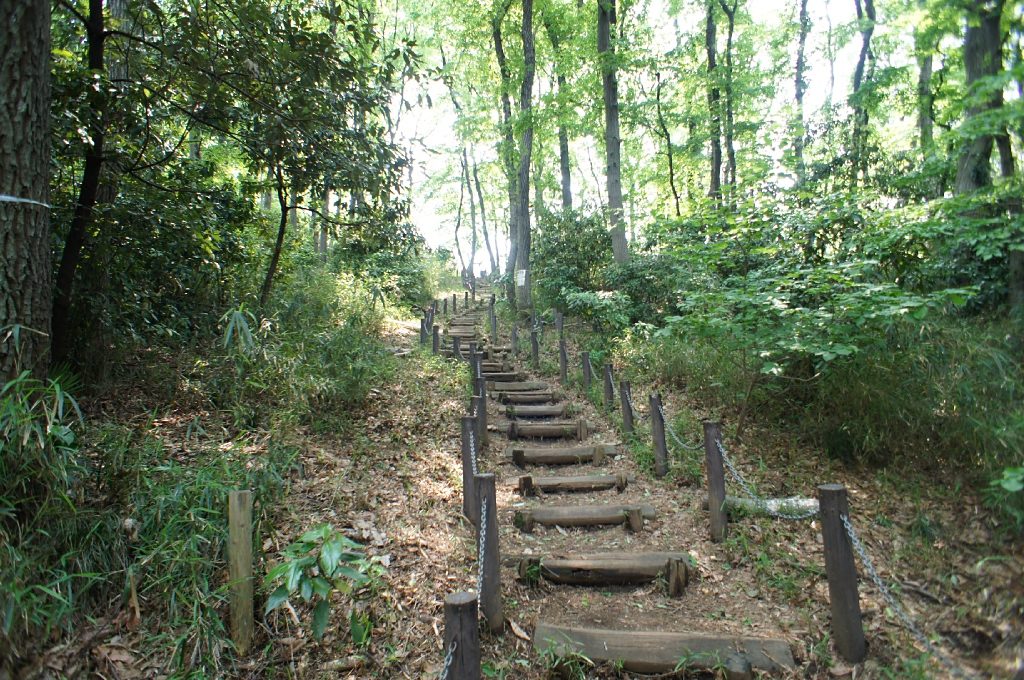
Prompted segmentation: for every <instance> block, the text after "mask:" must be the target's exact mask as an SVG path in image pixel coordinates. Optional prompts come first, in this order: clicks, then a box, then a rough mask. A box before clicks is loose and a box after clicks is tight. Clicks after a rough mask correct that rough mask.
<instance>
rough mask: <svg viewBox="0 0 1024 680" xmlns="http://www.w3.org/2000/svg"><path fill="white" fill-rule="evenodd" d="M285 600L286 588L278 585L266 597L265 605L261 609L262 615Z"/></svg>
mask: <svg viewBox="0 0 1024 680" xmlns="http://www.w3.org/2000/svg"><path fill="white" fill-rule="evenodd" d="M287 601H288V589H287V588H285V587H284V586H280V587H279V588H277V590H275V591H274V592H272V593H271V594H270V597H268V598H267V606H266V608H265V609H264V610H263V613H264V615H266V614H269V613H270V612H272V611H274V610H275V609H277V608H278V607H280V606H281V605H282V604H284V603H285V602H287Z"/></svg>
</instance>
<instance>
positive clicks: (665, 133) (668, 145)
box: [654, 72, 683, 217]
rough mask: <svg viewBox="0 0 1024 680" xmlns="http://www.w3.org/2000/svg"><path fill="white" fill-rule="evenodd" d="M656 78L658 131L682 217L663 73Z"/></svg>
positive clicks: (674, 199) (670, 185)
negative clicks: (664, 108) (663, 99)
mask: <svg viewBox="0 0 1024 680" xmlns="http://www.w3.org/2000/svg"><path fill="white" fill-rule="evenodd" d="M655 77H656V79H657V86H656V88H655V95H654V101H655V105H656V107H657V113H658V129H659V130H660V131H661V136H662V137H663V138H664V139H665V153H666V154H667V155H668V186H669V189H671V190H672V199H673V201H674V205H675V209H676V217H682V214H683V213H682V211H681V210H680V209H679V191H678V190H677V189H676V164H675V153H674V152H673V149H672V134H671V133H670V132H669V129H668V124H667V123H666V122H665V113H664V112H663V111H662V107H661V85H662V82H661V73H660V72H658V73H656V74H655Z"/></svg>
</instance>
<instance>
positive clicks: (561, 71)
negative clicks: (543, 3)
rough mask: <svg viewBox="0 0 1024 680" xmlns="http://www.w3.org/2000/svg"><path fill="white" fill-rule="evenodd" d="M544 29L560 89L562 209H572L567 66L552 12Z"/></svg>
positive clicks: (558, 97)
mask: <svg viewBox="0 0 1024 680" xmlns="http://www.w3.org/2000/svg"><path fill="white" fill-rule="evenodd" d="M544 30H545V32H546V33H547V36H548V42H550V43H551V51H552V52H553V56H552V59H553V61H554V65H555V74H556V75H555V82H556V83H557V85H558V90H557V91H556V93H555V101H556V102H557V108H556V116H557V119H558V167H559V170H560V172H561V186H562V209H563V210H572V176H571V166H570V162H569V131H568V129H567V128H566V124H565V119H566V116H567V115H568V111H567V109H568V107H567V106H566V104H565V99H566V96H567V92H566V89H567V86H566V78H565V67H564V66H563V65H562V64H561V63H560V54H559V52H560V47H561V44H562V39H561V37H560V36H559V33H558V29H557V27H555V26H554V21H553V20H552V18H551V14H550V12H545V13H544Z"/></svg>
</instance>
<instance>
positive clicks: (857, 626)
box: [818, 484, 867, 663]
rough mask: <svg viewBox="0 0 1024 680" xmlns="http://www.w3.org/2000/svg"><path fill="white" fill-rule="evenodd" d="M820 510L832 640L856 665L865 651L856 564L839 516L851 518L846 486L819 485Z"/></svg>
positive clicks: (848, 659) (841, 653) (846, 657)
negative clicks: (830, 608) (830, 607)
mask: <svg viewBox="0 0 1024 680" xmlns="http://www.w3.org/2000/svg"><path fill="white" fill-rule="evenodd" d="M818 505H819V507H820V508H821V514H820V517H821V538H822V542H823V547H824V549H825V575H826V576H827V577H828V596H829V602H830V603H831V605H832V639H833V640H835V642H836V649H837V650H838V651H839V654H840V655H841V656H842V657H843V658H844V659H846V660H847V661H849V662H851V663H859V662H860V661H862V660H863V659H864V656H865V654H866V652H867V648H866V645H865V644H864V626H863V623H862V622H861V616H860V600H859V599H858V595H857V565H856V564H855V562H854V555H853V547H852V546H851V545H850V537H849V536H848V535H847V533H846V527H844V526H843V521H842V519H841V517H846V518H847V519H849V517H850V505H849V500H848V499H847V496H846V487H844V486H842V485H840V484H822V485H821V486H819V487H818Z"/></svg>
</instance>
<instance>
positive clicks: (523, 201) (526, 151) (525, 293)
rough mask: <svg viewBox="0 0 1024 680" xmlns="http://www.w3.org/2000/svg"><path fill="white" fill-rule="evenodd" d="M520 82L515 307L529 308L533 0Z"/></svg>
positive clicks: (527, 4)
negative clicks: (519, 281)
mask: <svg viewBox="0 0 1024 680" xmlns="http://www.w3.org/2000/svg"><path fill="white" fill-rule="evenodd" d="M521 33H522V39H523V82H522V86H521V88H520V90H519V118H520V121H525V124H524V125H523V131H522V134H521V135H520V138H519V178H518V180H517V187H516V188H517V189H518V194H519V196H518V198H519V200H518V202H517V205H516V213H517V214H516V217H517V218H518V221H519V224H518V226H517V228H516V269H517V270H522V271H525V272H526V284H525V285H523V286H519V287H518V288H517V290H518V300H517V302H518V305H519V307H520V308H528V307H530V306H531V304H532V303H531V295H530V289H531V283H530V236H531V234H530V158H531V156H532V154H533V121H532V119H531V116H532V110H533V77H534V73H535V72H536V66H537V57H536V52H535V50H534V43H533V0H523V23H522V31H521Z"/></svg>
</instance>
